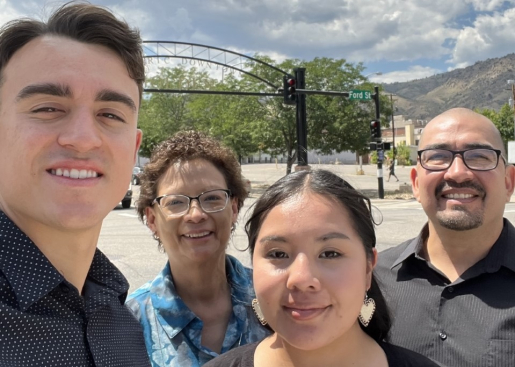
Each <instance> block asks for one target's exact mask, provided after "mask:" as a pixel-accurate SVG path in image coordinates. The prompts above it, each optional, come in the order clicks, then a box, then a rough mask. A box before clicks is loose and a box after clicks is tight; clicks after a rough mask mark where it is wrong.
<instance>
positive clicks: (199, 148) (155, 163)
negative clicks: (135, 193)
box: [137, 131, 248, 221]
mask: <svg viewBox="0 0 515 367" xmlns="http://www.w3.org/2000/svg"><path fill="white" fill-rule="evenodd" d="M194 159H205V160H206V161H208V162H210V163H211V164H212V165H213V166H215V167H216V168H217V169H218V170H219V171H220V173H222V175H223V176H224V178H225V182H226V184H227V188H228V189H229V190H231V196H232V197H234V198H236V199H237V201H238V210H240V209H241V207H242V206H243V202H244V201H245V198H246V197H247V195H248V193H247V190H246V189H245V184H244V182H243V178H242V176H241V166H240V164H239V163H238V160H237V159H236V156H235V155H234V152H233V151H232V150H231V149H229V148H227V147H225V146H223V145H222V144H221V143H220V142H219V141H218V140H216V139H214V138H212V137H210V136H208V135H206V134H205V133H201V132H198V131H180V132H178V133H176V134H175V135H174V136H172V137H171V138H168V139H167V140H165V141H163V142H162V143H161V144H159V145H158V146H157V147H156V148H155V149H154V150H153V151H152V156H151V158H150V162H149V163H147V164H146V165H145V168H144V169H143V173H142V174H141V186H140V194H139V200H138V202H137V210H138V215H139V218H140V219H141V220H142V221H144V220H145V208H147V207H150V206H152V202H153V201H154V199H155V198H156V196H157V186H158V184H159V179H160V178H161V177H162V176H163V175H164V174H165V173H166V171H167V170H168V168H170V166H172V165H173V164H175V163H181V162H187V161H191V160H194Z"/></svg>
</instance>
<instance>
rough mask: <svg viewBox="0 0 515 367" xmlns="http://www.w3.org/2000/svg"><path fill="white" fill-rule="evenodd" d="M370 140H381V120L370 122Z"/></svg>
mask: <svg viewBox="0 0 515 367" xmlns="http://www.w3.org/2000/svg"><path fill="white" fill-rule="evenodd" d="M370 139H371V140H379V139H381V123H380V122H379V120H373V121H372V122H370Z"/></svg>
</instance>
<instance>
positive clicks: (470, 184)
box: [435, 181, 486, 196]
mask: <svg viewBox="0 0 515 367" xmlns="http://www.w3.org/2000/svg"><path fill="white" fill-rule="evenodd" d="M465 188H467V189H473V190H475V191H477V192H478V193H479V194H481V196H484V195H485V194H486V191H485V189H484V188H483V186H481V185H480V184H479V183H477V182H475V181H465V182H462V183H458V182H456V181H442V182H441V183H440V184H438V186H437V187H436V189H435V195H437V196H438V195H440V194H441V193H442V191H444V190H451V189H465Z"/></svg>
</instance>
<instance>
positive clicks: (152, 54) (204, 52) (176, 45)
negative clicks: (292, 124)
mask: <svg viewBox="0 0 515 367" xmlns="http://www.w3.org/2000/svg"><path fill="white" fill-rule="evenodd" d="M151 45H153V47H152V46H151ZM143 54H144V56H143V57H144V58H146V59H153V58H157V59H161V58H176V59H183V60H194V61H197V62H199V63H201V62H205V63H208V64H215V65H218V66H222V67H224V68H229V69H232V70H236V71H238V72H240V73H243V74H246V75H249V76H251V77H253V78H255V79H257V80H259V81H261V82H262V83H264V84H266V85H268V86H269V87H272V88H273V89H274V90H276V91H277V90H278V89H280V88H282V86H278V85H276V84H274V82H272V81H270V80H267V79H265V78H263V77H261V76H259V75H256V74H254V73H251V72H249V71H247V70H245V66H246V65H251V64H253V63H254V64H261V65H263V66H266V67H267V68H269V69H272V70H275V71H277V72H279V73H280V74H282V75H289V74H288V73H287V72H285V71H284V70H281V69H279V68H278V67H275V66H273V65H270V64H268V63H266V62H264V61H262V60H259V59H256V58H254V57H250V56H247V55H244V54H242V53H239V52H235V51H231V50H226V49H223V48H219V47H212V46H207V45H201V44H198V43H186V42H175V41H143ZM252 95H255V93H253V94H252Z"/></svg>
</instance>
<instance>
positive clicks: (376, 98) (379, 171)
mask: <svg viewBox="0 0 515 367" xmlns="http://www.w3.org/2000/svg"><path fill="white" fill-rule="evenodd" d="M373 97H374V102H375V105H376V120H377V121H380V118H381V116H380V111H379V87H374V96H373ZM383 154H384V151H383ZM377 194H378V196H379V199H384V186H383V157H382V156H381V155H380V154H379V151H377Z"/></svg>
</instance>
